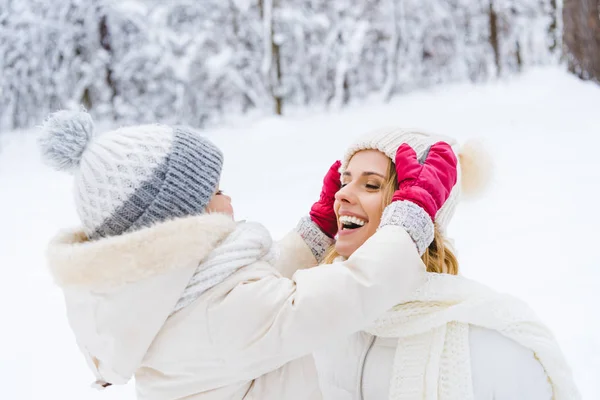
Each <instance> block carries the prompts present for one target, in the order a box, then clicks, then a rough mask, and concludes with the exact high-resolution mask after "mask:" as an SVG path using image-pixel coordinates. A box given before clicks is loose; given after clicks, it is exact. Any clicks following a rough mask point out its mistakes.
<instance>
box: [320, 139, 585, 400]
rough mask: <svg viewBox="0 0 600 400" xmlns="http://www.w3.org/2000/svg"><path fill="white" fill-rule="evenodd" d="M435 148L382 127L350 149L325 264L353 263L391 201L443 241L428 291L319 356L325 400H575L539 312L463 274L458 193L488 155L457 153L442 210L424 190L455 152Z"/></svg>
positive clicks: (431, 264) (435, 251)
mask: <svg viewBox="0 0 600 400" xmlns="http://www.w3.org/2000/svg"><path fill="white" fill-rule="evenodd" d="M439 140H440V138H439V137H437V138H436V137H434V136H432V135H428V134H424V133H420V132H415V131H405V130H400V129H384V130H379V131H375V132H372V133H370V134H368V135H366V136H364V137H362V138H361V139H360V140H359V141H358V142H357V143H355V144H354V145H353V146H351V147H350V148H349V149H348V151H347V152H346V155H345V158H344V160H343V163H342V168H341V169H342V188H341V189H340V190H339V191H338V192H337V193H336V196H335V205H334V209H335V213H336V215H337V217H338V221H339V225H340V228H341V231H340V232H339V234H338V240H337V242H336V243H335V245H334V247H332V248H331V250H330V252H329V254H328V255H327V257H326V259H325V263H326V264H327V263H335V262H339V261H342V260H345V259H347V258H350V257H351V256H352V255H353V254H354V252H355V251H356V250H357V249H358V248H359V247H360V246H361V245H362V244H363V243H364V242H365V241H367V240H368V239H369V238H370V237H371V236H372V235H373V234H374V233H375V232H376V231H377V228H378V226H379V225H380V221H381V220H387V219H389V216H388V215H387V211H385V210H389V204H390V203H391V204H394V203H396V202H401V201H402V200H404V199H405V198H406V197H407V195H410V196H411V198H412V201H413V202H414V203H416V204H418V205H419V206H420V207H421V208H423V209H424V210H425V211H427V213H428V215H429V216H430V218H431V219H432V220H433V221H434V223H435V232H434V233H432V234H433V236H434V237H433V241H432V242H431V245H430V246H429V247H428V249H427V250H426V252H425V254H423V256H422V260H423V263H424V268H426V269H427V271H428V277H427V280H426V283H425V284H424V285H423V286H422V287H420V288H419V289H418V290H417V291H416V292H414V293H412V294H411V295H410V296H406V298H405V299H404V300H403V301H402V302H400V303H399V304H398V305H396V306H395V307H394V308H392V309H391V310H389V311H388V312H386V313H385V314H383V315H381V316H380V317H379V318H378V319H377V320H376V321H375V322H374V323H373V325H372V326H370V327H369V328H368V329H366V330H364V331H362V332H358V333H355V334H353V335H351V336H349V337H346V338H340V340H338V341H335V342H333V343H330V345H329V346H328V347H326V349H324V350H322V351H320V352H318V353H316V354H315V359H316V364H317V369H318V372H319V380H320V382H321V389H322V392H323V396H324V398H325V399H331V400H382V399H392V400H400V399H402V400H404V399H411V400H412V399H414V400H422V399H439V400H450V399H452V400H470V399H471V400H488V399H490V400H491V399H495V400H520V399H523V400H525V399H527V400H550V399H554V400H572V399H578V398H579V394H578V391H577V388H576V387H575V385H574V383H573V379H572V376H571V371H570V369H569V367H568V366H567V364H566V362H565V360H564V357H563V355H562V353H561V351H560V349H559V347H558V345H557V343H556V341H555V340H554V338H553V335H552V334H551V332H550V331H549V330H548V329H547V328H546V327H545V326H544V325H543V324H542V323H541V322H540V321H539V320H538V319H537V317H536V315H535V314H534V313H533V312H532V311H531V310H530V309H529V308H528V307H527V306H526V305H525V304H524V303H522V302H521V301H519V300H517V299H515V298H512V297H510V296H508V295H504V294H499V293H496V292H494V291H492V290H491V289H489V288H487V287H486V286H484V285H481V284H479V283H477V282H474V281H471V280H468V279H466V278H464V277H462V276H460V275H458V261H457V259H456V257H455V256H454V254H453V253H452V250H451V249H450V247H449V245H448V244H447V241H446V227H447V225H448V223H449V222H450V219H451V217H452V215H453V213H454V208H455V206H456V204H457V201H458V198H459V194H460V193H459V192H460V189H461V186H462V187H463V188H465V189H471V191H474V190H476V189H477V187H481V185H479V182H481V179H482V177H484V175H485V174H484V173H483V169H482V168H481V167H482V165H481V164H479V163H478V162H477V161H478V160H484V158H481V157H477V154H478V153H477V152H473V151H471V152H469V151H467V152H465V153H464V154H461V155H459V156H458V159H459V177H458V180H457V182H456V184H455V185H454V186H453V187H452V188H451V192H450V194H449V197H448V199H447V200H446V201H445V202H444V204H443V206H441V209H439V212H438V211H436V208H435V207H434V205H435V204H436V199H435V198H433V197H431V196H430V195H429V193H427V192H426V191H425V190H423V189H422V187H423V186H422V185H420V184H419V182H424V181H428V180H431V177H432V176H436V175H437V174H439V168H437V166H438V165H439V164H440V162H441V160H442V159H443V158H444V157H452V156H454V155H455V154H446V155H445V156H444V157H440V154H443V153H444V151H445V150H444V149H443V148H442V149H441V148H440V147H439V143H438V144H436V142H438V141H439ZM443 140H445V141H447V142H448V143H451V144H452V143H453V141H452V140H449V139H448V138H444V139H443ZM454 147H455V146H454V145H453V148H452V150H450V153H455V152H456V149H455V148H454ZM413 149H414V150H413ZM440 152H441V153H440ZM461 169H462V171H461ZM461 173H462V177H461ZM415 182H416V183H417V184H416V185H414V183H415Z"/></svg>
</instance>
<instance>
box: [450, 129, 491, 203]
mask: <svg viewBox="0 0 600 400" xmlns="http://www.w3.org/2000/svg"><path fill="white" fill-rule="evenodd" d="M458 158H459V162H460V168H461V173H462V174H461V180H462V182H461V191H462V194H463V196H464V197H465V198H473V197H476V196H479V195H481V194H482V193H483V192H484V191H485V190H486V189H487V188H488V186H489V184H490V181H491V178H492V172H493V163H492V158H491V156H490V155H489V153H488V152H487V150H486V149H485V148H484V146H483V144H482V143H480V142H478V141H474V140H470V141H467V142H466V143H465V144H463V145H462V146H461V148H460V151H459V153H458Z"/></svg>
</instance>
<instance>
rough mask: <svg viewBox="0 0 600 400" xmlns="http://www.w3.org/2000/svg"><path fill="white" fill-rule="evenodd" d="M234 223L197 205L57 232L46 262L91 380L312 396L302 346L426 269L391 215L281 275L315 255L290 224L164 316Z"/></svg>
mask: <svg viewBox="0 0 600 400" xmlns="http://www.w3.org/2000/svg"><path fill="white" fill-rule="evenodd" d="M235 227H236V225H235V223H234V222H233V221H232V220H231V219H230V218H228V217H226V216H223V215H202V216H197V217H189V218H184V219H179V220H174V221H169V222H164V223H161V224H159V225H156V226H154V227H151V228H146V229H143V230H140V231H137V232H133V233H128V234H124V235H122V236H118V237H111V238H106V239H100V240H97V241H93V242H89V241H87V238H86V236H85V234H83V233H82V232H79V231H77V232H67V233H64V234H61V235H58V236H57V237H56V238H55V239H54V240H53V242H52V243H51V244H50V246H49V249H48V260H49V265H50V268H51V271H52V274H53V276H54V278H55V281H56V282H57V283H58V284H59V285H60V286H61V287H62V289H63V291H64V294H65V298H66V305H67V311H68V318H69V322H70V324H71V327H72V329H73V331H74V333H75V336H76V338H77V342H78V345H79V348H80V349H81V351H82V352H83V354H84V355H85V357H86V359H87V361H88V364H89V366H90V368H91V369H92V371H93V372H94V374H95V375H96V378H97V380H98V382H99V383H104V382H109V383H111V384H124V383H126V382H127V381H129V380H130V379H131V378H132V377H134V376H135V380H136V388H137V394H138V398H139V399H144V400H169V399H186V400H190V399H198V400H199V399H202V400H208V399H260V400H269V399H273V400H274V399H277V400H281V399H286V400H294V399H298V400H307V399H319V398H321V394H320V390H319V388H318V383H317V376H316V370H315V367H314V361H313V359H312V357H311V356H310V355H309V354H310V353H311V352H312V351H313V350H314V349H316V348H318V347H320V346H322V345H323V344H324V343H327V342H330V341H331V340H332V339H335V338H341V337H346V336H347V335H348V334H350V333H351V332H355V331H357V330H358V329H360V328H361V327H364V326H365V325H367V324H368V323H369V322H370V321H373V320H374V319H375V317H376V316H377V315H379V314H381V313H382V312H383V311H384V310H386V309H388V308H389V307H391V306H392V305H393V304H396V303H398V302H400V301H402V299H403V298H404V297H405V295H406V294H407V293H410V292H412V291H414V290H415V289H416V288H417V287H419V286H420V285H422V284H423V282H424V279H425V272H424V265H423V264H422V262H421V260H420V258H419V255H418V253H417V251H416V249H415V244H414V243H413V241H412V240H411V238H410V236H409V235H408V234H407V233H406V232H405V230H404V229H402V228H400V227H398V226H385V227H383V228H380V229H379V231H378V232H377V233H376V234H375V235H373V237H371V238H370V239H369V240H368V241H367V242H366V243H365V244H364V245H363V246H362V248H361V249H359V250H358V251H356V252H355V254H354V255H353V256H352V257H351V258H350V259H348V260H347V261H345V262H342V263H336V264H333V265H329V266H325V267H320V268H310V269H306V270H300V271H297V272H296V273H295V274H293V277H292V278H291V279H288V278H286V277H285V276H288V275H291V274H292V273H293V271H295V270H296V269H298V268H299V267H300V266H311V265H314V264H315V263H316V261H315V259H314V257H313V254H312V253H311V249H310V248H309V247H308V246H307V245H306V243H305V242H304V241H303V239H302V238H301V237H300V236H299V235H298V234H296V233H294V232H292V233H290V234H289V235H288V236H287V237H286V238H285V239H284V240H283V241H282V242H281V243H280V245H279V247H280V256H279V257H278V258H277V262H274V263H271V262H268V261H266V259H259V260H256V261H254V262H251V263H249V265H247V266H246V267H244V268H241V269H239V270H238V271H237V272H235V273H233V275H231V276H229V277H228V278H227V279H225V280H224V281H223V282H222V283H220V284H218V285H217V286H215V287H213V288H212V289H210V290H208V291H206V292H205V293H204V294H202V295H201V296H200V297H199V298H198V299H197V300H195V301H194V302H193V303H192V304H190V305H188V306H186V307H185V308H183V309H181V310H180V311H178V312H176V313H174V314H173V315H172V316H169V315H170V314H171V313H172V310H173V309H174V306H175V305H176V303H177V302H178V299H179V298H180V296H181V293H182V291H183V290H184V289H185V288H186V285H187V284H188V282H189V281H190V277H191V276H192V275H193V274H194V271H195V270H196V268H197V266H198V264H199V262H200V261H201V260H203V259H204V258H206V257H207V256H208V255H209V254H211V252H213V251H215V250H216V249H218V248H219V244H220V243H221V241H222V240H223V239H224V238H225V237H227V236H228V235H229V234H230V233H231V232H232V231H233V230H234V229H235ZM257 230H258V231H261V232H262V230H264V228H260V226H258V225H257ZM257 234H260V235H264V232H263V233H260V232H259V233H257ZM261 240H262V239H261ZM265 250H267V249H265ZM284 275H285V276H284ZM109 390H110V389H109Z"/></svg>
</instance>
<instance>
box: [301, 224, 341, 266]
mask: <svg viewBox="0 0 600 400" xmlns="http://www.w3.org/2000/svg"><path fill="white" fill-rule="evenodd" d="M296 232H298V234H299V235H300V236H301V237H302V239H304V242H306V244H307V245H308V247H309V248H310V251H311V252H312V253H313V255H314V256H315V258H316V259H317V262H318V263H321V261H323V258H324V257H325V253H327V249H329V247H331V246H332V245H333V244H334V243H335V240H334V239H332V238H330V237H329V236H327V235H326V234H325V233H324V232H323V231H321V229H319V226H318V225H317V224H315V223H314V222H313V221H312V219H311V218H310V217H309V216H308V215H307V216H305V217H303V218H302V219H301V220H300V222H298V225H297V226H296Z"/></svg>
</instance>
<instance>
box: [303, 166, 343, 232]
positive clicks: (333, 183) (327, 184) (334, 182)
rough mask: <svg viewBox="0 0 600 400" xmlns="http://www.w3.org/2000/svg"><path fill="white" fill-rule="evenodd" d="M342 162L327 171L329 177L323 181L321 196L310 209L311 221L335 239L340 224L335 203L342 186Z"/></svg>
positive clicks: (326, 176)
mask: <svg viewBox="0 0 600 400" xmlns="http://www.w3.org/2000/svg"><path fill="white" fill-rule="evenodd" d="M341 164H342V163H341V162H340V161H336V162H335V163H333V165H332V166H331V167H330V168H329V171H327V175H325V178H324V179H323V189H322V190H321V196H320V197H319V201H317V202H316V203H315V204H313V206H312V207H311V209H310V219H311V220H312V221H313V222H314V223H315V224H316V225H317V226H318V227H319V229H321V231H322V232H323V233H325V234H326V235H327V236H329V237H331V238H332V237H334V236H335V235H336V234H337V230H338V224H337V218H336V216H335V212H334V210H333V203H334V201H335V194H336V193H337V191H338V190H340V187H341V186H342V184H341V181H340V172H339V169H340V165H341Z"/></svg>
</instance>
